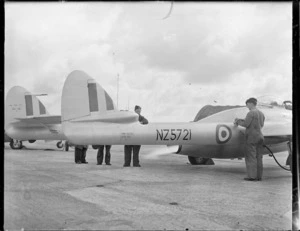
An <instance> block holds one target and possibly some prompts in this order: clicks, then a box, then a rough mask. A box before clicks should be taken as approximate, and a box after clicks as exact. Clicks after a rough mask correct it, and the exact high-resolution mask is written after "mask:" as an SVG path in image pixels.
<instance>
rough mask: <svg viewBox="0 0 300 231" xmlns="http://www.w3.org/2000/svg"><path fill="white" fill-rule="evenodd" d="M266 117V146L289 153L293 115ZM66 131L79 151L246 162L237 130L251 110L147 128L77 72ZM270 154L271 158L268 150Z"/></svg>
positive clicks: (268, 111) (268, 112) (268, 108)
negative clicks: (113, 148)
mask: <svg viewBox="0 0 300 231" xmlns="http://www.w3.org/2000/svg"><path fill="white" fill-rule="evenodd" d="M259 109H260V110H262V111H263V113H264V114H265V116H266V121H265V126H264V128H263V134H264V136H265V144H266V146H267V147H268V148H269V149H271V150H272V151H273V152H274V153H275V152H281V151H285V150H287V145H286V144H287V142H288V141H290V139H291V136H292V113H291V111H290V110H287V109H285V108H284V107H275V106H272V105H269V104H268V105H264V106H259ZM61 111H62V127H63V129H62V130H63V133H64V135H65V137H66V139H67V140H69V141H70V142H72V143H73V144H78V145H134V144H135V145H169V146H174V145H177V146H178V150H177V152H176V153H178V154H182V155H186V156H188V159H189V161H190V163H191V164H199V161H200V158H222V159H223V158H225V159H226V158H229V159H232V158H242V157H244V148H243V147H244V134H245V129H244V128H242V127H240V126H239V127H238V126H235V125H234V124H233V121H234V119H235V118H244V117H246V114H247V112H248V108H246V107H244V106H243V107H234V108H232V109H228V110H223V111H220V112H217V113H215V114H213V115H209V116H206V117H205V118H202V119H201V120H198V121H195V122H187V123H149V124H147V125H141V124H140V123H139V122H138V115H137V114H136V113H134V112H130V111H119V110H118V109H117V108H116V106H115V104H114V103H113V100H112V99H111V97H110V96H109V95H108V94H107V92H106V91H105V90H104V89H103V88H102V87H101V86H100V85H99V84H98V83H97V82H96V81H95V79H93V78H92V77H90V76H89V75H88V74H86V73H85V72H83V71H79V70H76V71H73V72H71V73H70V74H69V75H68V77H67V79H66V81H65V83H64V87H63V92H62V102H61ZM263 153H264V154H269V151H268V150H267V149H266V148H265V149H264V150H263Z"/></svg>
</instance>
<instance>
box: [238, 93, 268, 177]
mask: <svg viewBox="0 0 300 231" xmlns="http://www.w3.org/2000/svg"><path fill="white" fill-rule="evenodd" d="M256 104H257V100H256V99H255V98H250V99H248V100H247V101H246V106H247V108H249V110H250V111H249V112H248V114H247V116H246V118H245V119H244V120H243V119H235V121H234V123H235V124H236V125H240V126H242V127H245V128H246V131H245V137H246V146H245V162H246V169H247V175H248V177H246V178H244V180H247V181H261V180H262V174H263V161H262V158H263V156H262V154H261V150H260V149H261V148H262V145H263V143H264V136H263V134H262V132H261V129H262V127H263V126H264V122H265V116H264V114H263V113H262V112H261V111H260V110H258V109H257V108H256Z"/></svg>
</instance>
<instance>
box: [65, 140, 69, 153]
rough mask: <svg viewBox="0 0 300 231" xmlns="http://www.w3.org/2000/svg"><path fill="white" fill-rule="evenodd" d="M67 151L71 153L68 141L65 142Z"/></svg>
mask: <svg viewBox="0 0 300 231" xmlns="http://www.w3.org/2000/svg"><path fill="white" fill-rule="evenodd" d="M65 151H66V152H68V151H69V142H68V141H66V142H65Z"/></svg>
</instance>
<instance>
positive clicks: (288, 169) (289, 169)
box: [263, 144, 291, 171]
mask: <svg viewBox="0 0 300 231" xmlns="http://www.w3.org/2000/svg"><path fill="white" fill-rule="evenodd" d="M263 146H264V147H265V148H266V149H268V150H269V152H270V154H269V156H272V157H273V158H274V160H275V162H276V163H277V164H278V166H279V167H281V168H282V169H284V170H286V171H291V168H285V167H283V166H282V165H281V164H280V163H279V162H278V161H277V159H276V157H275V156H274V153H273V152H272V151H271V149H270V148H269V147H268V146H267V145H265V144H264V145H263Z"/></svg>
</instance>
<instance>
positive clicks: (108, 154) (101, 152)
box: [97, 145, 111, 165]
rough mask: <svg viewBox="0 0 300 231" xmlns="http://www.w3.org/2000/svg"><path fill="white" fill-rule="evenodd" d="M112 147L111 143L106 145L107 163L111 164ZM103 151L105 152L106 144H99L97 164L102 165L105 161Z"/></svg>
mask: <svg viewBox="0 0 300 231" xmlns="http://www.w3.org/2000/svg"><path fill="white" fill-rule="evenodd" d="M110 148H111V145H105V150H106V151H105V164H106V165H111V163H110ZM103 152H104V145H99V148H98V153H97V165H102V162H103Z"/></svg>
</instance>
